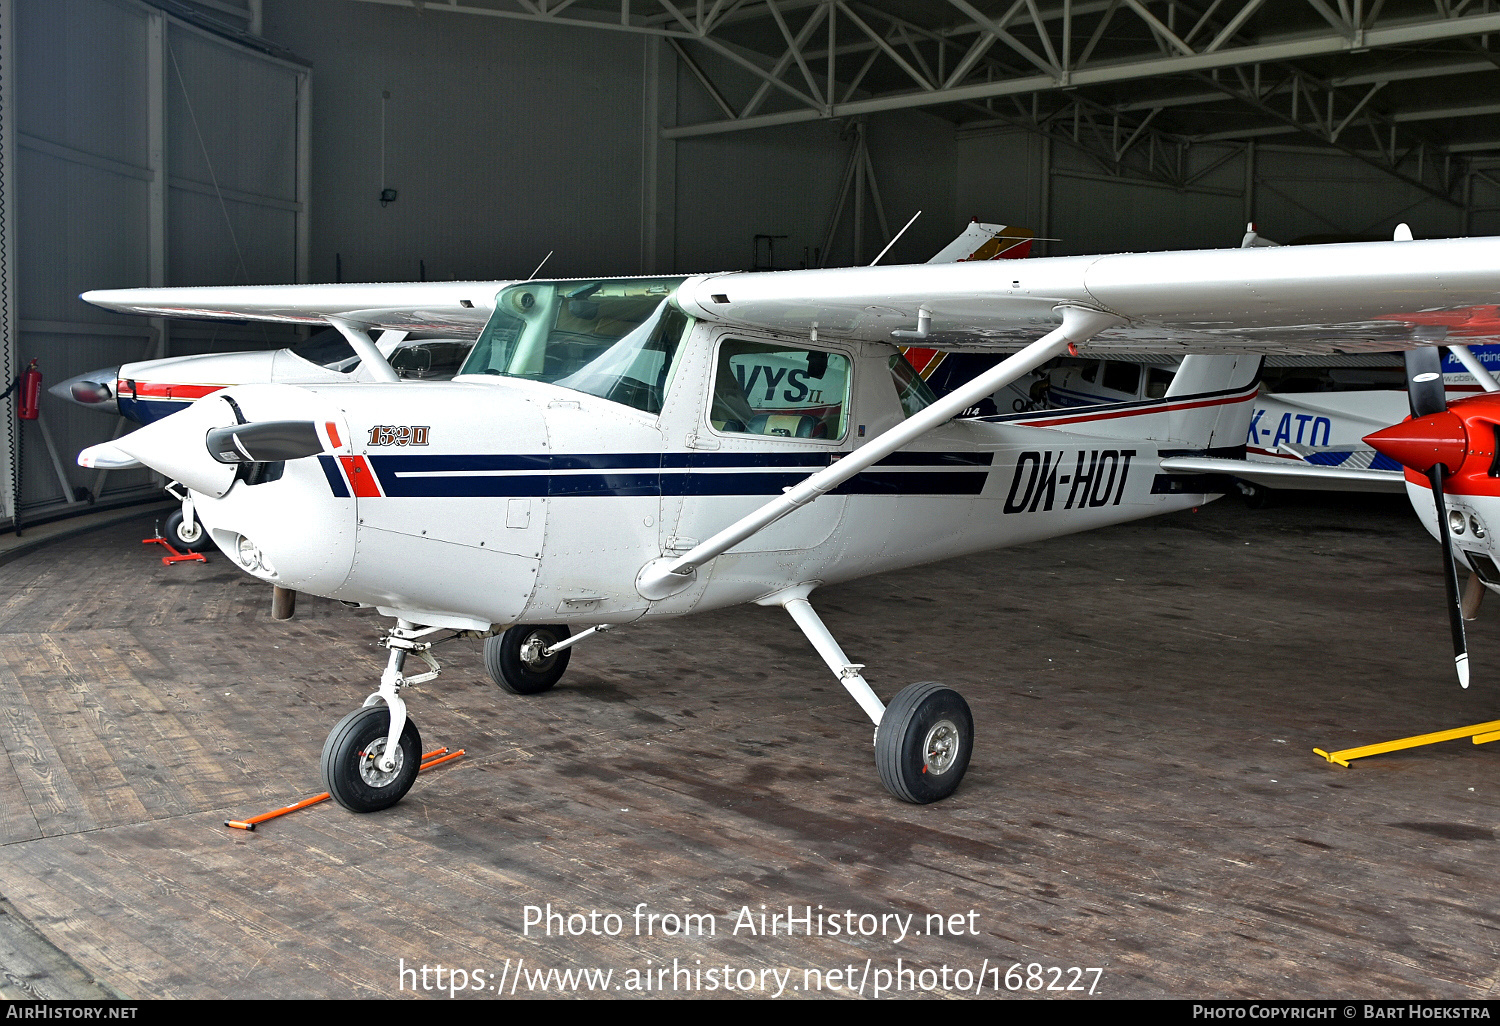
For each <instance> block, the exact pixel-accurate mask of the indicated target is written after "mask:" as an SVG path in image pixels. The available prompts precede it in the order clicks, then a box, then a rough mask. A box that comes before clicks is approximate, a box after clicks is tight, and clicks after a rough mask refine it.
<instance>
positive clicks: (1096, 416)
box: [1009, 392, 1256, 427]
mask: <svg viewBox="0 0 1500 1026" xmlns="http://www.w3.org/2000/svg"><path fill="white" fill-rule="evenodd" d="M1255 395H1256V393H1254V392H1247V393H1245V394H1244V395H1241V396H1226V397H1224V398H1222V399H1204V400H1202V401H1201V402H1196V403H1172V404H1169V405H1166V406H1146V407H1138V408H1136V409H1133V410H1117V411H1115V412H1113V413H1093V414H1089V415H1088V416H1083V417H1057V418H1052V417H1048V418H1046V419H1045V420H1036V421H1030V422H1028V421H1024V420H1013V421H1010V422H1009V423H1011V424H1020V425H1022V426H1023V427H1054V426H1056V425H1058V424H1083V423H1086V422H1088V421H1093V420H1118V419H1119V418H1121V417H1144V416H1149V415H1150V414H1154V413H1175V412H1177V411H1178V410H1198V409H1202V408H1203V407H1205V406H1227V405H1229V404H1231V403H1243V402H1248V401H1249V400H1251V399H1254V398H1255Z"/></svg>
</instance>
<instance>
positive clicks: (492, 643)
mask: <svg viewBox="0 0 1500 1026" xmlns="http://www.w3.org/2000/svg"><path fill="white" fill-rule="evenodd" d="M572 633H573V632H572V631H570V630H569V629H568V628H567V627H566V626H565V625H563V624H552V625H548V626H542V627H512V628H511V629H510V630H508V631H505V632H503V633H501V634H496V635H495V636H493V637H490V638H486V639H485V641H484V668H485V669H486V670H488V671H490V677H491V678H493V680H494V681H495V683H496V684H499V685H500V686H501V687H502V688H504V689H505V690H506V691H509V692H510V693H511V694H513V695H539V694H541V693H542V692H543V691H547V690H549V689H550V688H551V687H552V685H554V684H556V683H557V682H558V681H559V680H561V679H562V675H563V673H564V672H566V671H567V669H568V657H569V656H571V655H572V654H573V650H572V649H571V648H565V649H563V650H562V651H561V652H556V653H554V654H552V655H550V656H544V655H542V654H541V652H542V650H543V649H545V648H547V647H549V646H551V645H555V644H557V643H558V642H559V641H562V640H563V639H564V638H566V637H568V636H569V635H570V634H572Z"/></svg>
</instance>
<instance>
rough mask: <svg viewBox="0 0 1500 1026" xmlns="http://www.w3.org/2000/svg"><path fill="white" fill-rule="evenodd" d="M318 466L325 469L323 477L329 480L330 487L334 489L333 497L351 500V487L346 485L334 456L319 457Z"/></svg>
mask: <svg viewBox="0 0 1500 1026" xmlns="http://www.w3.org/2000/svg"><path fill="white" fill-rule="evenodd" d="M318 464H319V465H320V466H321V467H322V468H323V476H324V477H326V478H328V487H329V488H332V489H333V497H334V498H336V499H347V498H349V487H348V485H346V484H344V475H343V474H341V473H339V465H338V461H337V460H335V459H334V458H333V457H332V456H319V457H318Z"/></svg>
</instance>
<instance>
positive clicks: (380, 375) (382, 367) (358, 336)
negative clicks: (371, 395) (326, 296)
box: [324, 317, 401, 381]
mask: <svg viewBox="0 0 1500 1026" xmlns="http://www.w3.org/2000/svg"><path fill="white" fill-rule="evenodd" d="M324 320H326V321H327V322H328V323H329V324H332V325H333V326H334V327H335V328H337V329H339V334H340V335H343V336H344V337H345V338H346V339H348V340H349V344H350V345H351V346H353V347H354V351H355V352H356V353H358V354H359V362H360V363H361V364H362V365H364V367H365V368H366V369H368V370H369V372H370V375H371V377H373V378H374V379H375V380H376V381H400V380H401V375H399V374H397V373H396V369H395V368H394V367H392V366H391V363H390V361H389V360H387V359H386V358H385V354H383V353H382V352H381V351H380V347H379V346H377V345H376V344H375V340H374V339H372V338H371V337H370V334H369V332H366V331H362V330H361V329H359V328H356V327H355V326H354V325H353V324H352V323H350V322H349V321H346V320H344V319H343V318H342V317H325V318H324Z"/></svg>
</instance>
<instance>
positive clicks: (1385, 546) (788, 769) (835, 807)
mask: <svg viewBox="0 0 1500 1026" xmlns="http://www.w3.org/2000/svg"><path fill="white" fill-rule="evenodd" d="M148 523H149V521H144V522H138V523H133V524H128V525H124V526H118V527H113V528H108V529H104V530H101V531H99V532H96V533H94V534H92V535H89V536H86V537H83V538H79V539H75V540H71V541H65V542H60V543H57V544H56V545H55V546H54V547H52V548H50V549H48V550H46V551H43V552H40V553H37V554H34V555H31V556H28V557H25V558H22V559H20V560H18V561H16V562H14V563H11V564H10V565H7V566H4V567H0V595H3V596H4V599H3V610H4V618H3V621H0V622H3V628H0V630H3V634H0V736H3V741H4V749H5V752H6V753H7V759H6V760H5V762H4V764H3V765H0V842H3V843H0V893H3V895H4V897H5V898H6V899H8V900H9V902H10V903H11V904H12V905H13V907H14V910H15V911H16V912H17V913H19V914H20V916H23V917H24V919H25V920H28V921H29V922H30V924H32V925H33V926H34V927H35V929H36V930H37V931H39V933H40V934H41V935H42V936H43V937H44V938H45V940H46V941H50V942H51V943H52V944H54V945H56V947H57V948H58V949H60V950H61V952H63V953H65V954H66V956H67V958H70V959H71V960H72V963H71V964H63V965H62V966H61V967H60V968H58V967H54V968H52V969H46V968H36V969H31V970H26V969H25V968H24V967H18V965H7V966H6V969H7V970H8V973H9V977H10V979H9V985H10V986H11V987H12V988H20V990H21V991H30V992H32V993H55V992H57V991H58V990H59V989H60V988H65V987H66V986H67V985H68V983H67V981H68V980H72V979H79V980H84V981H86V980H87V978H88V977H92V978H93V979H94V980H96V981H99V983H101V984H103V985H104V986H105V987H107V988H109V989H112V990H113V991H114V992H116V993H118V994H121V995H125V996H128V997H132V998H153V997H232V998H239V997H335V998H342V997H356V998H366V997H394V996H402V995H411V994H413V993H415V994H417V995H423V996H438V995H440V994H441V995H443V996H447V995H448V994H449V993H451V992H453V991H454V990H458V991H459V992H460V995H461V996H467V997H475V998H490V999H494V998H497V997H501V996H503V997H504V998H507V999H508V998H510V997H511V996H512V994H514V996H515V997H521V996H537V995H540V994H541V993H542V989H543V988H544V987H545V988H546V989H547V992H548V993H550V994H558V993H567V994H588V993H590V987H591V986H592V987H593V988H594V989H593V992H594V993H598V992H599V990H600V989H605V990H606V992H608V993H610V994H612V995H617V996H628V995H631V994H634V993H638V992H646V990H647V988H648V987H649V988H650V989H649V992H650V993H652V994H661V993H663V992H664V993H665V994H666V995H667V996H679V997H685V996H696V995H704V996H720V997H722V996H725V995H726V993H732V994H736V995H738V994H740V993H743V992H748V993H749V994H751V995H753V996H768V995H774V994H776V993H778V992H780V993H781V994H782V996H788V995H806V994H808V993H809V992H811V993H814V994H823V995H845V994H848V993H850V992H855V993H863V994H864V995H865V996H888V995H892V994H902V995H905V994H909V993H911V992H912V991H913V990H915V991H918V992H921V991H924V990H931V991H932V992H934V993H939V992H943V991H944V988H946V989H947V991H948V992H956V991H957V990H958V989H959V988H961V987H963V988H967V992H968V993H974V992H975V990H976V989H977V990H978V992H979V993H981V994H982V995H985V996H992V995H994V994H996V993H997V992H998V993H1001V994H1004V993H1006V988H1007V986H1010V987H1013V988H1016V992H1017V993H1027V992H1028V990H1027V988H1039V989H1038V990H1034V991H1031V992H1032V993H1040V994H1046V993H1048V991H1047V990H1045V989H1040V988H1048V987H1056V988H1068V987H1073V988H1075V989H1073V990H1072V991H1071V993H1070V992H1069V991H1068V990H1067V989H1060V990H1054V991H1052V992H1051V993H1052V994H1053V996H1074V997H1078V996H1082V995H1083V994H1086V993H1087V992H1088V991H1089V990H1092V991H1093V992H1094V993H1095V994H1098V995H1102V996H1107V997H1111V998H1122V997H1123V998H1147V997H1195V998H1196V997H1203V998H1208V997H1221V998H1229V997H1314V996H1340V997H1386V998H1398V997H1399V998H1407V997H1447V998H1486V997H1494V996H1496V994H1497V989H1500V988H1497V968H1496V958H1495V951H1496V948H1497V945H1500V932H1497V927H1500V896H1497V892H1496V889H1495V886H1494V871H1495V865H1496V859H1497V847H1496V826H1497V823H1496V820H1497V810H1500V780H1497V766H1496V757H1497V756H1500V745H1494V746H1484V747H1476V746H1474V745H1472V744H1470V743H1468V742H1466V741H1460V742H1450V743H1447V744H1444V745H1439V746H1436V747H1432V748H1426V749H1422V750H1417V751H1412V752H1406V753H1401V754H1395V755H1387V756H1380V757H1376V758H1372V759H1369V760H1366V761H1363V762H1359V763H1356V764H1355V766H1354V767H1353V768H1352V769H1341V768H1339V767H1337V766H1332V765H1329V764H1328V763H1325V762H1324V761H1323V760H1321V759H1319V758H1317V757H1316V756H1314V755H1313V753H1312V748H1313V747H1314V746H1315V745H1316V746H1321V747H1325V748H1330V749H1331V748H1341V747H1347V746H1350V745H1356V744H1361V743H1367V742H1373V741H1376V740H1383V739H1387V738H1392V737H1399V736H1402V735H1404V734H1411V733H1415V732H1418V731H1425V730H1435V729H1439V728H1447V727H1455V726H1460V725H1463V724H1468V723H1475V722H1479V721H1483V720H1488V719H1493V718H1496V717H1497V716H1500V699H1497V695H1500V628H1497V623H1500V602H1495V601H1494V600H1493V599H1492V600H1491V606H1492V608H1490V609H1488V610H1486V611H1485V615H1483V616H1482V618H1481V620H1480V621H1479V622H1478V623H1477V624H1476V625H1474V628H1473V631H1472V634H1471V638H1472V641H1473V650H1474V682H1475V683H1474V687H1473V688H1472V689H1471V690H1470V691H1468V692H1462V691H1460V690H1459V688H1458V685H1457V683H1456V682H1455V680H1454V676H1453V672H1452V669H1451V667H1452V659H1451V656H1450V655H1449V647H1448V646H1449V642H1448V634H1447V622H1446V620H1445V618H1444V615H1443V609H1442V605H1441V602H1442V584H1441V579H1440V575H1439V570H1438V558H1437V549H1436V547H1435V545H1434V544H1433V543H1432V542H1431V541H1430V540H1429V539H1428V538H1427V537H1426V535H1425V534H1423V532H1422V531H1421V529H1420V527H1419V526H1418V525H1417V523H1416V521H1415V519H1414V518H1413V517H1412V515H1411V514H1410V511H1409V510H1408V509H1407V507H1406V506H1405V504H1404V502H1403V501H1400V500H1388V499H1369V498H1357V497H1356V498H1312V499H1302V500H1299V501H1294V502H1291V503H1288V504H1285V505H1282V506H1279V507H1276V508H1271V509H1267V510H1263V511H1258V512H1252V511H1249V510H1247V509H1245V508H1244V507H1243V506H1242V505H1241V504H1240V503H1239V502H1238V501H1237V500H1224V501H1221V502H1219V503H1216V504H1213V505H1210V506H1207V507H1205V508H1204V509H1203V510H1202V511H1200V512H1198V513H1184V514H1180V515H1175V516H1170V517H1165V518H1159V519H1156V520H1148V521H1144V522H1141V523H1139V524H1134V525H1128V526H1125V527H1121V528H1117V529H1112V530H1108V531H1103V532H1098V533H1093V534H1084V535H1078V536H1074V537H1072V538H1065V539H1059V540H1056V541H1052V542H1048V543H1044V544H1037V545H1030V546H1026V547H1023V548H1018V549H1011V550H1008V551H1002V552H996V553H993V554H990V555H986V556H982V557H979V558H974V559H965V560H960V561H955V562H950V563H945V564H941V565H938V566H934V567H930V568H925V569H918V570H913V571H910V572H906V573H901V574H894V575H889V576H885V577H880V578H875V579H872V580H866V581H862V582H858V583H855V584H852V585H847V586H841V587H830V588H828V589H826V591H824V592H821V593H819V595H818V596H817V599H818V606H819V608H820V609H821V610H822V612H823V614H824V616H825V617H826V619H827V621H828V623H829V625H830V627H831V628H832V630H833V631H834V633H835V634H836V635H837V636H838V637H839V638H840V639H841V640H842V642H843V644H844V645H845V647H846V648H847V650H848V651H849V652H850V653H851V657H852V658H854V659H857V660H860V661H862V662H865V663H867V664H869V671H868V673H869V676H870V678H871V680H872V681H873V682H874V683H875V686H876V687H877V689H879V690H880V691H881V692H882V693H883V694H885V695H886V696H889V695H891V694H893V693H894V692H895V691H896V690H897V689H898V688H899V687H900V686H903V685H905V684H906V683H908V682H911V681H915V680H924V679H942V680H944V681H946V682H948V683H950V684H952V685H953V686H955V687H957V688H958V689H959V690H960V691H962V692H963V694H964V695H966V696H967V698H968V700H969V702H970V703H971V705H972V706H973V709H974V713H975V719H976V722H977V731H978V734H977V744H976V753H975V757H974V761H973V764H972V766H971V768H970V770H969V774H968V778H967V780H966V781H965V783H964V785H963V787H962V788H961V789H960V791H959V792H958V793H957V795H955V796H954V797H953V798H952V799H950V800H948V801H947V802H944V803H941V804H938V805H935V806H930V807H925V808H918V807H912V806H907V805H903V804H900V803H898V802H896V801H895V800H893V799H891V798H890V797H888V796H887V795H886V794H885V792H884V791H883V790H882V789H881V787H880V785H879V783H878V781H877V779H876V776H875V772H874V768H873V765H872V759H871V752H870V733H871V731H870V727H869V725H868V723H867V722H866V721H864V720H863V718H862V716H861V715H860V713H859V710H858V709H857V708H856V707H855V705H854V703H853V702H852V701H851V700H850V699H849V698H848V697H847V696H846V695H845V694H844V693H843V691H842V689H840V688H839V687H838V685H837V684H836V683H835V682H834V681H833V680H831V679H830V678H829V676H828V674H827V673H826V671H825V670H824V668H823V667H822V665H821V664H820V663H819V662H818V660H817V659H816V658H815V657H814V655H813V652H812V650H811V648H810V647H809V646H808V644H807V642H806V641H805V640H804V639H803V638H802V636H801V635H800V634H799V633H798V632H797V630H796V629H795V627H794V626H793V624H792V623H791V621H790V619H789V618H788V617H786V616H785V614H784V613H782V612H780V611H779V610H768V609H760V608H742V609H735V610H730V611H724V612H719V613H713V614H708V615H705V616H701V617H696V618H689V619H686V620H682V621H678V622H675V623H669V624H661V625H654V626H648V627H640V628H634V629H628V630H621V631H618V632H616V633H614V634H612V635H609V636H606V637H603V638H600V639H598V640H596V641H593V642H589V643H585V644H584V645H583V646H581V647H579V648H578V649H577V650H576V651H575V654H574V657H573V662H572V667H571V669H570V670H569V675H568V676H567V677H566V678H565V679H564V681H563V683H562V684H561V685H559V686H558V688H557V689H556V690H555V691H554V692H553V693H550V694H547V695H544V696H540V697H537V698H532V699H522V698H517V697H515V696H511V695H508V694H505V693H502V692H501V691H500V690H499V689H498V688H497V687H496V686H495V685H493V684H491V683H490V682H489V681H488V679H487V678H486V677H485V676H484V674H483V671H482V667H481V663H480V659H479V650H478V645H477V644H475V643H472V642H458V643H454V644H452V645H448V646H445V647H443V648H441V649H439V654H440V655H441V657H442V659H443V661H444V665H445V670H446V672H445V674H444V676H443V678H442V679H441V680H440V681H438V682H436V683H435V684H432V685H428V686H425V687H422V688H420V689H418V691H417V693H416V694H415V695H414V696H412V709H413V714H414V717H415V719H416V721H417V722H418V724H419V726H420V728H421V731H422V737H423V740H424V742H425V747H427V748H432V747H435V746H437V745H448V746H451V747H453V748H455V749H456V748H459V747H463V748H466V749H467V750H468V753H469V754H468V755H467V756H466V757H464V758H463V759H461V760H460V761H458V762H456V763H453V764H450V765H448V766H444V767H441V768H439V769H436V770H433V771H430V772H429V773H426V774H424V775H423V776H422V777H421V778H420V779H419V780H418V782H417V784H416V786H415V788H414V789H413V790H412V792H411V794H410V795H409V796H408V797H407V798H406V800H405V801H404V802H402V803H401V804H400V805H399V806H397V807H396V808H394V809H392V810H389V811H387V812H384V813H379V814H375V815H369V816H355V815H352V814H349V813H346V812H344V811H343V810H341V809H339V808H336V807H334V806H333V805H332V804H331V803H325V804H323V805H320V806H318V807H315V808H312V809H308V810H305V811H302V812H298V813H296V814H293V815H291V816H288V817H286V818H283V819H279V820H276V821H274V822H271V823H268V824H266V825H264V826H262V827H261V828H260V830H259V831H258V832H256V833H253V834H250V833H245V832H242V831H238V830H230V829H226V828H225V827H224V826H223V821H224V820H225V819H229V818H236V817H244V816H249V815H253V814H256V813H259V812H263V811H267V810H270V809H273V808H276V807H278V806H281V805H284V804H286V803H289V802H291V801H294V800H296V799H299V798H302V797H304V796H307V795H311V794H313V793H314V792H317V791H320V790H322V788H321V785H320V782H319V776H318V757H319V752H320V750H321V746H322V744H323V739H324V736H325V735H326V733H327V731H328V730H329V728H330V727H331V726H332V725H333V723H334V722H335V721H336V720H338V719H339V718H340V717H341V716H343V715H344V714H345V713H346V712H348V711H349V710H351V709H353V708H355V707H356V706H357V705H358V704H359V703H360V701H361V700H362V699H363V698H364V696H365V695H366V694H367V693H368V692H369V691H370V690H372V689H373V687H374V683H375V681H376V679H377V676H378V674H379V670H380V667H381V664H382V659H381V656H382V655H383V650H381V649H378V648H376V647H375V646H374V644H373V642H374V641H375V638H376V636H377V630H378V627H379V626H380V624H381V623H382V621H379V620H377V619H376V618H375V617H373V616H368V615H360V614H356V613H353V612H351V611H349V610H347V609H345V608H344V607H342V606H339V605H337V604H335V603H332V602H327V601H322V600H317V599H312V598H307V597H305V596H304V597H303V598H302V599H301V601H300V602H299V605H298V610H297V618H296V619H295V620H293V621H291V622H289V623H277V622H274V621H272V620H271V619H270V618H269V606H270V594H269V589H268V588H266V587H265V586H264V585H261V584H258V583H257V582H254V581H252V580H251V579H250V578H249V577H248V576H246V575H244V574H242V573H239V572H237V571H236V570H235V569H234V568H233V567H232V566H231V565H230V564H229V563H228V561H227V560H226V559H225V558H223V557H222V556H220V555H218V554H214V555H212V556H211V557H210V562H209V563H207V564H194V563H189V564H182V565H177V566H172V567H165V566H163V565H162V564H161V562H160V561H159V560H158V559H157V558H156V557H157V555H158V554H159V551H160V550H159V549H157V548H155V547H149V548H148V547H143V546H142V545H141V544H140V539H141V538H142V537H144V536H145V534H146V533H148V529H147V527H146V524H148ZM549 904H550V906H551V911H552V913H554V914H555V915H556V916H557V918H553V919H549V918H548V916H547V914H546V909H547V906H548V905H549ZM528 907H531V910H529V909H528ZM789 907H790V909H791V913H792V918H791V935H790V936H789V935H788V928H787V922H788V920H787V913H788V908H789ZM638 909H639V911H640V913H641V914H640V918H637V917H636V912H637V910H638ZM0 911H3V909H0ZM595 913H596V914H595ZM762 913H764V915H765V917H766V918H765V919H762V918H761V917H762ZM776 914H779V916H780V918H779V920H774V919H772V916H773V915H776ZM612 915H613V916H614V917H615V918H611V916H612ZM653 916H654V917H655V918H654V919H653V918H652V917H653ZM568 917H572V918H568ZM689 917H696V918H689ZM18 921H19V920H18ZM549 926H550V930H551V936H548V935H547V934H548V927H549ZM710 928H711V929H712V930H713V934H712V936H709V935H707V932H708V930H709V929H710ZM771 928H774V933H773V934H772V931H771ZM684 930H689V931H692V933H691V935H687V934H685V933H684ZM570 931H572V932H570ZM699 931H701V932H702V935H700V934H699ZM902 931H905V932H904V936H903V935H902ZM674 933H675V935H674ZM809 933H811V935H810V936H809ZM611 934H613V935H611ZM768 934H771V935H768ZM851 934H852V936H851ZM62 961H63V962H64V963H66V961H67V960H66V959H63V960H62ZM439 966H441V967H442V971H441V973H440V972H439V971H438V967H439ZM1012 967H1015V968H1014V969H1012ZM1054 967H1056V969H1057V970H1060V971H1056V972H1055V971H1054ZM1075 967H1076V969H1077V970H1081V971H1075ZM424 969H425V973H424ZM455 969H456V970H458V971H459V972H461V973H462V975H461V976H460V975H459V973H456V972H455V971H454V970H455ZM552 970H556V973H552V972H551V971H552ZM583 970H587V971H591V972H592V971H595V970H597V971H598V974H600V975H578V973H579V972H580V971H583ZM1095 970H1098V971H1097V972H1096V971H1095ZM564 972H569V973H573V974H574V975H571V976H568V977H564V976H563V975H562V974H563V973H564ZM605 972H611V973H612V975H610V976H609V977H603V976H602V974H603V973H605ZM69 973H71V974H72V975H71V976H69V975H68V974H69ZM1007 973H1009V974H1010V975H1009V978H1008V979H1007ZM513 988H514V990H513ZM819 988H821V989H819ZM14 992H16V991H15V990H14V989H13V990H12V993H14Z"/></svg>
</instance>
